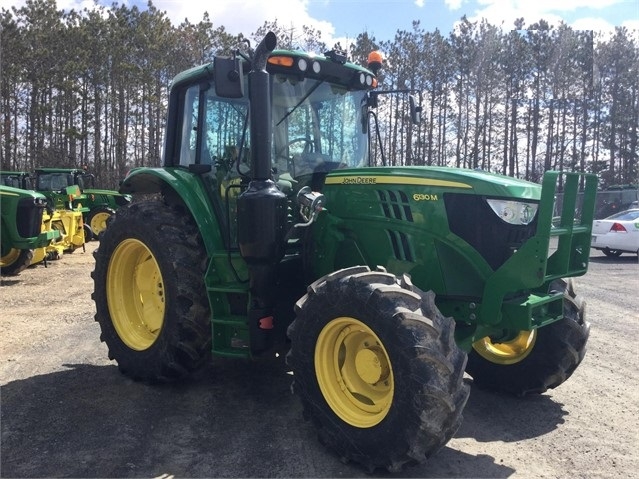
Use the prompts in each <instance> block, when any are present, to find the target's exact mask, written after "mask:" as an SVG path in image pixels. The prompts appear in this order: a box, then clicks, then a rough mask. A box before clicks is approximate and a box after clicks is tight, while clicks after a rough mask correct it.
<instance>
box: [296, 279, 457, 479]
mask: <svg viewBox="0 0 639 479" xmlns="http://www.w3.org/2000/svg"><path fill="white" fill-rule="evenodd" d="M307 291H308V292H307V294H306V295H305V296H304V297H303V298H302V299H300V300H299V301H298V302H297V304H296V307H295V309H296V313H297V317H296V319H295V320H294V321H293V323H291V325H290V327H289V330H288V334H289V337H290V339H291V349H290V351H289V354H288V355H287V363H288V364H289V365H290V366H291V368H292V370H293V375H294V383H293V391H294V392H295V394H297V395H298V396H299V397H300V399H301V402H302V405H303V408H304V415H305V417H306V418H308V419H310V420H312V421H313V423H314V424H315V426H316V427H317V431H318V435H319V439H320V442H322V443H323V444H324V445H325V446H327V447H328V448H329V449H332V450H334V451H335V452H336V453H337V454H339V455H340V456H341V457H342V458H343V459H344V460H348V461H354V462H357V463H359V464H360V465H362V466H363V467H364V468H365V469H366V470H368V471H370V472H372V471H374V470H375V469H377V468H384V469H386V470H388V471H390V472H397V471H399V470H401V469H402V468H403V466H404V465H406V464H411V463H419V462H424V461H425V460H426V459H427V458H428V457H430V456H432V455H433V454H434V453H435V452H437V451H438V450H439V449H440V448H441V447H443V446H444V445H445V444H446V443H447V442H448V441H449V440H450V438H451V437H452V436H453V435H454V434H455V432H456V431H457V429H458V427H459V425H460V423H461V420H462V410H463V408H464V406H465V404H466V401H467V399H468V393H469V389H468V386H467V385H466V384H465V383H464V382H463V374H464V367H465V364H466V355H465V353H464V352H463V351H461V350H460V349H459V348H458V347H457V345H456V344H455V341H454V326H455V323H454V321H453V320H452V318H445V317H444V316H442V315H441V313H440V312H439V310H438V309H437V307H436V306H435V303H434V294H433V293H423V292H421V291H419V290H418V289H417V288H415V287H413V286H412V285H411V284H410V282H409V281H408V279H407V278H403V280H401V281H400V280H398V279H397V278H396V277H395V276H394V275H392V274H388V273H386V272H385V271H384V270H381V269H380V270H378V271H370V269H369V268H367V267H353V268H347V269H344V270H340V271H336V272H334V273H332V274H329V275H327V276H325V277H323V278H321V279H319V280H317V281H316V282H314V283H313V284H312V285H310V286H309V288H308V290H307Z"/></svg>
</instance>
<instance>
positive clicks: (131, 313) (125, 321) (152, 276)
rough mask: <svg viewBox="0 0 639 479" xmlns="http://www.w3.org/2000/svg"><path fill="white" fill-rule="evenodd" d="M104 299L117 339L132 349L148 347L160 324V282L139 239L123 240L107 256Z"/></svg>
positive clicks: (162, 302)
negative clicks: (109, 255) (107, 264)
mask: <svg viewBox="0 0 639 479" xmlns="http://www.w3.org/2000/svg"><path fill="white" fill-rule="evenodd" d="M107 302H108V305H109V313H110V314H111V320H112V321H113V326H114V327H115V330H116V332H117V333H118V336H120V339H122V341H123V342H124V343H125V344H126V345H127V346H128V347H130V348H131V349H134V350H136V351H143V350H145V349H148V348H149V347H151V345H152V344H153V343H154V342H155V340H156V339H157V338H158V336H159V334H160V331H161V329H162V325H163V324H164V310H165V294H164V281H163V279H162V274H161V272H160V267H159V266H158V263H157V261H156V260H155V257H154V256H153V253H151V251H150V250H149V249H148V248H147V247H146V245H145V244H144V243H142V242H141V241H138V240H135V239H127V240H125V241H123V242H122V243H120V244H119V245H118V247H117V248H116V249H115V251H114V252H113V254H112V255H111V260H110V262H109V270H108V272H107Z"/></svg>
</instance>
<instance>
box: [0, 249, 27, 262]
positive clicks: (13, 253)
mask: <svg viewBox="0 0 639 479" xmlns="http://www.w3.org/2000/svg"><path fill="white" fill-rule="evenodd" d="M21 252H22V250H19V249H16V248H11V249H10V250H9V251H8V253H7V254H5V255H4V256H3V257H2V258H0V266H11V265H12V264H13V263H15V262H16V261H18V258H19V257H20V253H21Z"/></svg>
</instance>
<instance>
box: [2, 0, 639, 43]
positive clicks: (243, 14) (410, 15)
mask: <svg viewBox="0 0 639 479" xmlns="http://www.w3.org/2000/svg"><path fill="white" fill-rule="evenodd" d="M152 1H153V5H155V7H156V8H157V9H158V10H160V11H164V12H166V14H167V16H168V17H169V18H170V19H171V21H172V22H173V23H174V24H175V25H178V24H180V23H182V22H183V21H184V19H188V20H189V21H190V22H191V23H198V22H199V21H200V20H201V19H202V14H203V12H205V11H208V13H209V16H210V19H211V21H212V22H213V27H214V28H217V27H220V26H223V27H224V28H225V30H226V31H227V32H228V33H231V34H239V33H243V34H244V35H245V36H249V37H250V36H251V34H252V33H253V32H255V31H256V30H257V29H258V28H259V27H260V26H262V25H263V24H264V22H265V21H274V20H277V23H278V25H280V26H283V27H289V26H290V27H292V28H298V29H299V28H301V26H302V25H308V26H312V27H314V28H315V29H316V30H319V31H320V32H322V37H321V40H322V41H324V43H326V44H327V45H329V46H332V45H333V44H334V43H335V42H336V41H340V42H341V43H342V45H347V44H348V43H349V41H353V40H354V39H355V38H356V37H357V35H358V34H360V33H362V32H364V31H366V32H367V33H368V35H369V36H371V37H374V38H375V39H376V40H377V41H382V40H393V38H394V36H395V33H396V32H397V30H407V31H411V30H412V22H413V21H415V20H418V21H419V22H420V27H421V28H422V29H423V30H426V31H434V30H435V29H439V31H440V32H441V33H442V34H443V35H444V36H446V35H448V33H450V32H452V31H453V30H454V28H455V24H456V23H457V22H458V21H459V19H460V18H461V17H462V16H463V15H466V17H467V18H468V19H469V20H471V21H475V20H481V19H486V20H487V21H488V22H489V23H490V24H492V25H497V26H500V25H501V26H502V28H504V29H505V30H510V29H511V28H512V26H513V22H514V20H515V19H516V18H519V17H523V18H524V19H525V25H524V28H525V27H526V26H527V25H531V24H533V23H535V22H537V21H538V20H540V19H542V18H543V19H544V20H546V21H548V22H549V23H551V24H557V23H558V22H560V21H563V22H564V23H566V24H568V25H570V26H571V27H572V28H573V29H576V30H595V31H602V32H605V31H610V30H613V29H614V27H615V26H625V27H627V28H628V29H630V30H637V31H639V0H392V1H391V0H274V1H264V0H209V1H207V2H201V1H192V0H152ZM94 2H95V3H100V4H102V5H105V6H107V7H109V6H111V5H112V4H113V3H118V4H121V5H122V4H124V5H128V6H133V5H137V6H138V8H140V9H141V10H144V9H146V5H147V0H118V1H117V2H116V1H114V0H57V5H58V8H59V9H65V10H66V9H71V8H74V9H76V10H82V9H83V8H85V7H86V8H89V9H91V8H92V6H93V5H94ZM24 3H25V0H0V7H2V8H5V9H6V8H10V7H12V6H21V5H22V4H24Z"/></svg>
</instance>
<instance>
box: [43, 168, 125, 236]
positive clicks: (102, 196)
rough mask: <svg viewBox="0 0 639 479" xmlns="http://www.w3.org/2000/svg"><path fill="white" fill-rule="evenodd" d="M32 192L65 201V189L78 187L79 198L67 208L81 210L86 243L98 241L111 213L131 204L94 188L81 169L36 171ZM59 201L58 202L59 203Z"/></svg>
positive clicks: (93, 179) (91, 180) (120, 195)
mask: <svg viewBox="0 0 639 479" xmlns="http://www.w3.org/2000/svg"><path fill="white" fill-rule="evenodd" d="M34 173H35V175H34V178H35V189H36V191H40V192H42V193H44V194H48V195H50V194H51V193H53V194H57V193H62V195H58V201H65V200H66V199H65V198H64V195H65V189H66V188H67V187H70V186H74V185H76V186H78V187H79V188H80V194H79V195H76V196H75V198H74V199H73V200H72V204H71V208H77V207H78V206H80V207H82V208H83V220H84V224H85V225H86V226H85V232H84V233H85V237H86V241H90V240H91V239H99V238H100V235H101V234H102V232H103V231H104V230H105V229H106V227H107V223H108V221H109V220H110V218H111V216H113V214H114V213H115V211H116V210H117V209H118V208H119V207H120V206H123V205H126V204H128V203H130V202H131V196H130V195H124V194H121V193H119V192H117V191H113V190H105V189H99V188H95V187H94V182H95V178H94V176H93V175H92V174H90V173H87V172H86V171H85V170H84V169H82V168H37V169H36V170H35V172H34ZM60 198H61V200H60Z"/></svg>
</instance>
